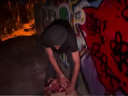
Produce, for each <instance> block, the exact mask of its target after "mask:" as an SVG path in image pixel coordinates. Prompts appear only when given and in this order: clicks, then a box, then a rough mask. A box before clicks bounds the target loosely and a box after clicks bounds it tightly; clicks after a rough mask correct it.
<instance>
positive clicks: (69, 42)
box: [41, 19, 78, 53]
mask: <svg viewBox="0 0 128 96" xmlns="http://www.w3.org/2000/svg"><path fill="white" fill-rule="evenodd" d="M55 25H59V26H62V27H63V28H65V29H66V31H65V30H64V29H63V28H59V27H58V28H57V29H58V30H61V29H63V30H64V31H62V32H67V34H66V35H64V36H66V40H65V41H64V42H63V43H62V44H61V47H60V48H59V49H58V50H56V49H55V48H54V45H56V44H52V43H53V41H61V39H60V37H62V32H60V33H59V32H56V30H57V29H55V30H54V29H53V30H52V31H51V32H52V34H51V35H52V36H50V34H47V32H49V31H47V30H48V29H50V28H51V27H53V26H55ZM49 33H50V32H49ZM54 33H55V34H54ZM56 33H58V34H56ZM59 36H60V37H59ZM41 37H42V44H43V45H44V47H51V48H52V50H54V51H56V52H58V53H65V52H66V51H67V50H68V49H70V50H71V52H75V51H77V50H78V46H77V41H76V36H75V33H74V31H73V29H72V27H71V25H70V24H69V22H68V21H67V20H64V19H58V20H55V21H53V22H52V23H51V24H50V25H49V26H48V27H47V28H46V29H45V30H44V32H43V34H42V36H41ZM53 39H56V40H53ZM54 43H55V42H54Z"/></svg>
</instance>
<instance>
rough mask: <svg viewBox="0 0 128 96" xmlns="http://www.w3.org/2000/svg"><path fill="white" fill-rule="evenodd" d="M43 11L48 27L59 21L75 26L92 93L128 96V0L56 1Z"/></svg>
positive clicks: (83, 70) (82, 64) (85, 75)
mask: <svg viewBox="0 0 128 96" xmlns="http://www.w3.org/2000/svg"><path fill="white" fill-rule="evenodd" d="M60 1H61V2H60ZM43 8H44V9H46V10H45V11H46V12H45V11H43V14H44V15H43V16H46V18H42V23H43V24H44V25H43V26H44V27H45V24H47V23H48V21H49V23H50V22H52V20H54V19H55V18H64V19H67V20H68V21H69V22H70V23H71V25H72V26H73V28H74V32H75V33H76V37H77V43H78V47H79V52H80V57H81V70H82V71H81V72H82V74H83V78H84V79H85V80H86V83H87V84H88V89H89V91H90V94H91V95H94V94H95V95H96V94H97V95H99V94H101V95H104V94H117V95H123V94H128V34H127V31H128V29H127V27H128V0H103V1H102V0H94V1H93V0H91V2H89V1H86V0H56V1H55V2H52V3H50V5H49V6H46V5H45V6H44V7H43ZM41 10H42V9H41ZM44 12H45V13H44ZM45 22H47V23H45ZM62 57H64V56H62ZM61 59H62V60H63V61H65V58H61ZM66 62H67V61H66ZM65 64H66V63H65Z"/></svg>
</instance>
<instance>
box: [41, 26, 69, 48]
mask: <svg viewBox="0 0 128 96" xmlns="http://www.w3.org/2000/svg"><path fill="white" fill-rule="evenodd" d="M42 38H43V40H44V41H45V42H47V43H48V45H49V46H53V47H54V48H56V49H57V50H58V49H59V48H60V47H61V45H62V44H63V43H64V42H65V40H66V38H67V31H66V29H65V28H64V27H63V26H60V25H52V26H49V27H48V28H46V30H45V33H44V35H43V37H42Z"/></svg>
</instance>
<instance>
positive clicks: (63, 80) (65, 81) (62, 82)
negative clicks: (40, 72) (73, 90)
mask: <svg viewBox="0 0 128 96" xmlns="http://www.w3.org/2000/svg"><path fill="white" fill-rule="evenodd" d="M69 84H70V81H69V80H68V79H67V78H66V77H65V76H64V75H63V76H62V77H60V85H61V87H63V88H66V87H67V86H68V85H69Z"/></svg>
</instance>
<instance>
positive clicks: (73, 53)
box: [41, 19, 80, 94]
mask: <svg viewBox="0 0 128 96" xmlns="http://www.w3.org/2000/svg"><path fill="white" fill-rule="evenodd" d="M41 41H42V44H43V46H44V47H45V50H46V53H47V54H48V58H49V63H50V64H49V65H48V67H47V70H46V76H45V83H46V82H47V81H48V80H49V79H50V78H51V77H53V78H56V74H58V76H59V80H60V85H61V86H63V87H64V86H66V84H67V83H68V84H70V85H69V86H68V87H67V88H66V94H70V93H71V92H72V91H74V90H77V88H78V86H79V85H78V73H79V69H80V57H79V51H78V46H77V41H76V36H75V33H74V31H73V29H72V27H71V25H70V24H69V22H68V21H67V20H64V19H56V20H54V21H53V22H52V23H51V24H50V25H49V26H48V27H46V29H45V30H44V31H43V33H42V35H41ZM62 53H65V54H66V56H67V59H68V62H69V65H70V74H69V78H68V77H67V76H65V75H64V73H63V71H62V70H61V68H60V66H59V64H58V62H57V61H58V58H59V55H60V54H62Z"/></svg>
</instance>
